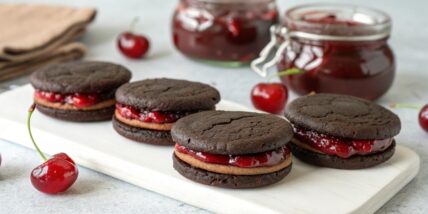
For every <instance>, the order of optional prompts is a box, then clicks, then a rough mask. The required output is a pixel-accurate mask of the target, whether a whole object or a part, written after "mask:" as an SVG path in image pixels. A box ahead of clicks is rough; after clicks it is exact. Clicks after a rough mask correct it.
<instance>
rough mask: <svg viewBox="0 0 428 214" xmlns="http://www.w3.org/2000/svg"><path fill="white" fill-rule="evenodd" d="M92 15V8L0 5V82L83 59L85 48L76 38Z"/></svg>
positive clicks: (93, 13) (92, 17) (93, 11)
mask: <svg viewBox="0 0 428 214" xmlns="http://www.w3.org/2000/svg"><path fill="white" fill-rule="evenodd" d="M95 15H96V10H95V9H93V8H72V7H65V6H56V5H34V4H0V81H2V80H6V79H10V78H13V77H16V76H19V75H23V74H26V73H29V72H32V71H34V70H35V69H37V68H40V67H42V66H45V65H47V64H51V63H59V62H65V61H70V60H76V59H79V58H82V57H83V55H84V54H85V52H86V48H85V46H84V45H83V44H81V43H79V42H76V39H78V38H79V37H80V36H82V34H83V33H84V32H85V29H86V26H87V25H88V24H89V23H90V22H91V21H92V20H93V19H94V18H95Z"/></svg>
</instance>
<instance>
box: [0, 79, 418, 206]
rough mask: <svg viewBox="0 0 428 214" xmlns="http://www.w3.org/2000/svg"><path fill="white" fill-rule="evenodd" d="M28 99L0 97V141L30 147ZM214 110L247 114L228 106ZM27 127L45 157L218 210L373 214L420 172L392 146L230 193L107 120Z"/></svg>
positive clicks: (12, 94) (36, 119) (413, 158)
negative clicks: (362, 158) (180, 169)
mask: <svg viewBox="0 0 428 214" xmlns="http://www.w3.org/2000/svg"><path fill="white" fill-rule="evenodd" d="M32 95H33V89H32V88H31V86H29V85H27V86H24V87H21V88H17V89H15V90H12V91H9V92H6V93H3V94H1V95H0V104H1V107H0V138H3V139H5V140H8V141H12V142H16V143H18V144H20V145H23V146H26V147H30V148H33V147H32V144H31V142H30V139H29V137H28V134H27V130H26V117H27V109H28V107H29V106H30V105H31V102H32ZM217 108H218V109H223V110H242V111H253V110H251V109H248V108H245V107H242V106H240V105H238V104H234V103H232V102H228V101H222V102H220V104H218V106H217ZM32 125H33V132H34V137H35V138H36V139H37V141H38V143H39V146H40V147H41V148H42V150H43V151H44V152H46V153H49V154H54V153H57V152H66V153H68V154H69V155H70V156H71V157H72V158H73V159H74V160H75V161H76V162H77V163H78V164H79V165H81V166H85V167H88V168H90V169H93V170H96V171H99V172H102V173H105V174H107V175H110V176H113V177H115V178H118V179H121V180H123V181H126V182H129V183H132V184H135V185H137V186H140V187H143V188H146V189H149V190H152V191H155V192H158V193H160V194H163V195H166V196H169V197H172V198H175V199H177V200H180V201H183V202H186V203H189V204H192V205H194V206H198V207H201V208H204V209H208V210H211V211H214V212H221V213H244V212H245V213H372V212H375V211H376V210H377V209H379V208H380V207H381V206H382V205H383V204H384V203H385V202H387V201H388V200H389V199H390V198H391V197H392V196H393V195H394V194H396V193H397V192H398V191H399V190H400V189H401V188H402V187H403V186H404V185H406V184H407V183H408V182H409V181H410V180H411V179H412V178H414V177H415V175H416V174H417V173H418V171H419V157H418V155H417V154H416V153H415V152H413V151H411V150H409V149H408V148H406V147H403V146H397V148H396V153H395V155H394V156H393V157H392V159H391V160H389V161H388V162H386V163H384V164H382V165H380V166H378V167H374V168H371V169H365V170H335V169H328V168H319V167H313V166H309V165H306V164H304V163H302V162H300V161H298V160H296V159H294V160H293V169H292V170H291V172H290V174H289V175H288V176H287V177H286V178H285V179H283V180H282V181H280V182H279V183H277V184H274V185H271V186H268V187H264V188H259V189H248V190H229V189H221V188H216V187H210V186H205V185H201V184H197V183H194V182H192V181H190V180H187V179H185V178H184V177H182V176H181V175H179V174H178V173H177V172H176V171H175V170H174V169H173V168H172V159H171V157H172V152H173V147H165V146H153V145H146V144H141V143H136V142H133V141H130V140H127V139H125V138H123V137H122V136H120V135H118V134H117V133H116V132H115V131H114V130H113V128H112V125H111V123H110V122H99V123H73V122H63V121H59V120H55V119H51V118H49V117H46V116H44V115H42V114H40V113H39V112H36V113H35V114H34V116H33V119H32ZM398 144H399V142H398ZM77 185H78V183H77Z"/></svg>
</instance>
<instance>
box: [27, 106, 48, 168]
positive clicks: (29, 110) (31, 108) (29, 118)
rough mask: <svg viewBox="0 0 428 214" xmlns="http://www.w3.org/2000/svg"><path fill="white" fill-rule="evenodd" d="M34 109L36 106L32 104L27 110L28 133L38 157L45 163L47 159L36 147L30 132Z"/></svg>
mask: <svg viewBox="0 0 428 214" xmlns="http://www.w3.org/2000/svg"><path fill="white" fill-rule="evenodd" d="M35 108H36V104H35V103H33V104H32V105H31V107H30V109H28V118H27V128H28V133H29V134H30V138H31V141H32V142H33V145H34V147H36V150H37V152H38V153H39V154H40V156H42V158H43V160H44V161H47V160H48V159H47V158H46V156H45V155H44V154H43V152H42V151H41V150H40V148H39V147H38V146H37V144H36V141H34V138H33V133H32V132H31V116H32V115H33V112H34V109H35Z"/></svg>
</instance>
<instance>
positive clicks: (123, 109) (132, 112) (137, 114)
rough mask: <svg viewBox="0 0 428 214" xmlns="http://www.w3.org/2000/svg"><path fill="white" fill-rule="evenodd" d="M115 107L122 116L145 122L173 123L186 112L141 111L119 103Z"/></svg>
mask: <svg viewBox="0 0 428 214" xmlns="http://www.w3.org/2000/svg"><path fill="white" fill-rule="evenodd" d="M116 109H117V110H118V111H119V114H120V115H121V116H122V117H125V118H127V119H134V120H140V121H142V122H146V123H159V124H161V123H173V122H175V121H177V120H178V119H180V118H182V117H184V116H186V115H187V112H160V111H141V110H139V109H137V108H135V107H132V106H128V105H123V104H120V103H118V104H116Z"/></svg>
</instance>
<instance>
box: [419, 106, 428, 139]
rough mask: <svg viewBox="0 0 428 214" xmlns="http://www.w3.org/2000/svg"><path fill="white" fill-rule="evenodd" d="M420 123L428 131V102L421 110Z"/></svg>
mask: <svg viewBox="0 0 428 214" xmlns="http://www.w3.org/2000/svg"><path fill="white" fill-rule="evenodd" d="M419 125H420V126H421V127H422V129H424V130H425V131H426V132H428V104H426V105H425V106H424V107H422V109H421V110H420V111H419Z"/></svg>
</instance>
